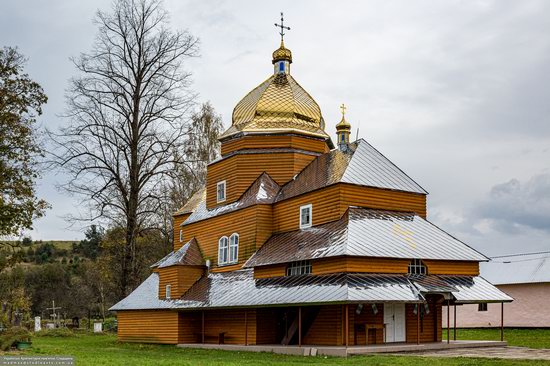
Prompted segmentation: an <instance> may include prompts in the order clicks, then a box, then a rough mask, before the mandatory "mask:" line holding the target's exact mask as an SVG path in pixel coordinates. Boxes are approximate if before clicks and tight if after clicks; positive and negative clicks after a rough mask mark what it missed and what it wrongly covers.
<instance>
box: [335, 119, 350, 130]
mask: <svg viewBox="0 0 550 366" xmlns="http://www.w3.org/2000/svg"><path fill="white" fill-rule="evenodd" d="M344 130H346V131H350V130H351V124H350V123H349V122H348V121H347V120H346V117H344V115H342V119H341V120H340V122H338V124H337V125H336V131H344Z"/></svg>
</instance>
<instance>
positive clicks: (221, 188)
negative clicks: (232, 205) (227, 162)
mask: <svg viewBox="0 0 550 366" xmlns="http://www.w3.org/2000/svg"><path fill="white" fill-rule="evenodd" d="M216 201H217V202H223V201H225V180H224V181H221V182H218V184H217V185H216Z"/></svg>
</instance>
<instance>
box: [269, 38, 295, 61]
mask: <svg viewBox="0 0 550 366" xmlns="http://www.w3.org/2000/svg"><path fill="white" fill-rule="evenodd" d="M277 61H288V62H289V63H292V52H291V51H290V50H289V49H288V48H286V47H285V43H284V42H283V41H282V40H281V46H280V47H279V48H277V49H276V50H275V51H273V60H272V63H273V64H274V63H275V62H277Z"/></svg>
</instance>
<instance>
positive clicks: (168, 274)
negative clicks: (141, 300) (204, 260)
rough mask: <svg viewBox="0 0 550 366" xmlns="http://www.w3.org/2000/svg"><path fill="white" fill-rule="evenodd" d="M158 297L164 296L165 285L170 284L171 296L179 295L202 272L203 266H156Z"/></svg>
mask: <svg viewBox="0 0 550 366" xmlns="http://www.w3.org/2000/svg"><path fill="white" fill-rule="evenodd" d="M156 272H158V274H159V298H161V299H165V298H166V285H170V286H171V290H170V291H171V298H172V299H176V298H179V297H181V295H183V294H184V293H185V292H186V291H187V290H189V288H190V287H191V286H193V284H194V283H195V282H197V281H198V280H199V278H201V277H202V275H203V274H204V267H203V266H170V267H165V268H158V269H156Z"/></svg>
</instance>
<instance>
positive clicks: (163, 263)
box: [151, 238, 204, 268]
mask: <svg viewBox="0 0 550 366" xmlns="http://www.w3.org/2000/svg"><path fill="white" fill-rule="evenodd" d="M203 264H204V260H203V258H202V255H201V252H200V249H199V245H198V243H197V241H196V240H195V238H193V239H191V240H189V241H188V242H187V243H185V244H184V245H183V246H182V247H181V248H179V249H178V250H176V251H175V252H170V253H169V254H168V255H167V256H165V257H164V258H162V259H161V260H159V261H158V262H157V263H155V264H153V265H152V266H151V268H154V267H158V268H165V267H170V266H176V265H191V266H200V265H203Z"/></svg>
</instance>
